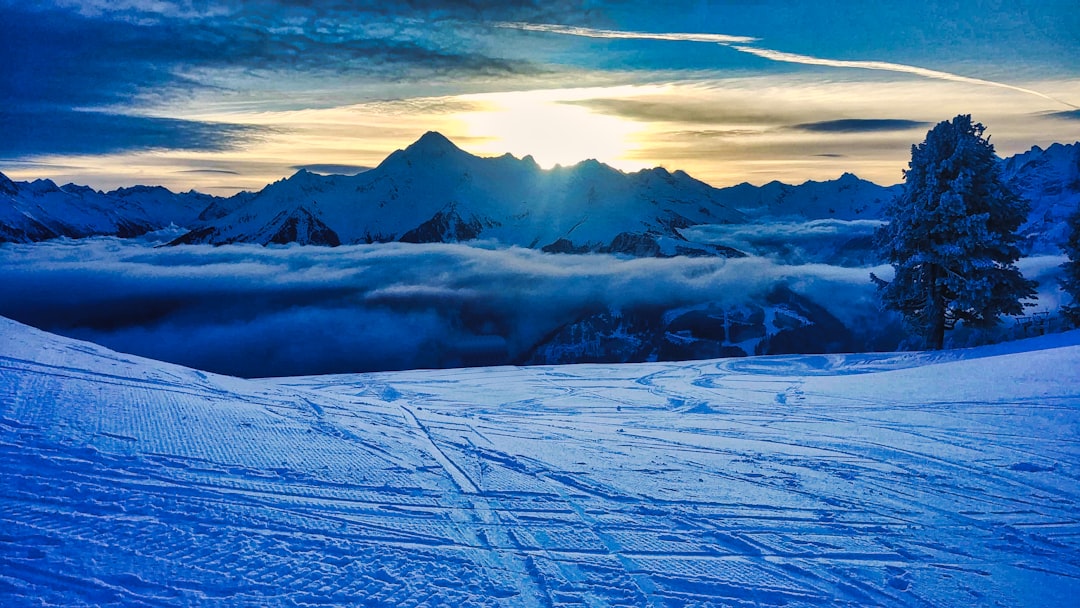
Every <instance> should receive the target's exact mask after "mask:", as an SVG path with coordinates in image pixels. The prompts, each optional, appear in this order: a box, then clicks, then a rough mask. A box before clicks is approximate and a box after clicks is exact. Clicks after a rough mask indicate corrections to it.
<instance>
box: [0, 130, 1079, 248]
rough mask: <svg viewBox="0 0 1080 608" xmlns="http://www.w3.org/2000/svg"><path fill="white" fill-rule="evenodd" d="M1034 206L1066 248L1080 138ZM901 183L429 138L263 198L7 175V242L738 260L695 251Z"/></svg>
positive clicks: (1040, 243)
mask: <svg viewBox="0 0 1080 608" xmlns="http://www.w3.org/2000/svg"><path fill="white" fill-rule="evenodd" d="M1001 166H1002V170H1003V172H1004V173H1005V176H1006V177H1007V178H1008V179H1010V180H1011V181H1012V182H1013V183H1014V184H1015V185H1016V187H1017V188H1018V189H1019V190H1020V192H1021V194H1023V195H1024V196H1025V197H1027V198H1028V199H1029V200H1031V201H1032V203H1033V211H1032V215H1031V217H1032V220H1031V221H1030V222H1029V224H1028V225H1027V226H1025V228H1024V235H1025V238H1026V239H1027V240H1028V241H1029V247H1028V249H1029V250H1032V251H1039V250H1048V249H1054V247H1053V243H1054V242H1056V241H1057V240H1060V237H1061V236H1062V234H1063V233H1062V230H1063V228H1062V227H1061V219H1062V218H1063V217H1064V215H1065V214H1066V213H1067V212H1068V211H1069V210H1070V209H1073V208H1075V206H1076V204H1077V202H1078V201H1080V142H1078V143H1075V144H1069V145H1062V144H1054V145H1052V146H1050V147H1049V148H1047V149H1045V150H1043V149H1041V148H1038V147H1035V148H1032V149H1031V150H1029V151H1028V152H1025V153H1023V154H1019V155H1016V156H1013V157H1009V158H1006V159H1003V160H1002V165H1001ZM900 188H901V186H899V185H894V186H888V187H885V186H880V185H877V184H874V183H871V182H868V181H865V180H862V179H859V178H858V177H856V176H855V175H852V174H850V173H846V174H844V175H842V176H841V177H839V178H838V179H835V180H829V181H823V182H815V181H808V182H805V183H803V184H799V185H788V184H783V183H780V182H776V181H774V182H770V183H767V184H764V185H761V186H755V185H751V184H749V183H743V184H739V185H737V186H732V187H728V188H714V187H712V186H710V185H708V184H706V183H704V182H701V181H699V180H696V179H694V178H693V177H691V176H690V175H687V174H686V173H684V172H682V171H674V172H669V171H668V170H666V169H663V168H654V169H647V170H643V171H638V172H634V173H623V172H621V171H618V170H616V169H613V168H612V167H610V166H608V165H605V164H603V163H600V162H597V161H595V160H587V161H583V162H580V163H578V164H576V165H573V166H569V167H561V166H557V167H555V168H553V169H550V170H545V169H542V168H540V166H539V165H537V163H536V162H535V161H534V160H533V159H532V157H529V156H526V157H524V158H521V159H518V158H515V157H513V156H511V155H509V154H506V155H503V156H499V157H478V156H474V155H472V154H469V153H467V152H465V151H463V150H461V149H460V148H458V147H457V146H456V145H454V144H453V143H452V142H451V141H450V140H448V139H447V138H445V137H444V136H442V135H440V134H438V133H435V132H429V133H427V134H425V135H424V136H423V137H421V138H420V139H419V140H417V141H416V142H415V143H413V144H412V145H410V146H409V147H407V148H405V149H404V150H398V151H396V152H394V153H392V154H391V155H390V156H388V157H387V158H386V159H385V160H384V161H383V162H382V163H381V164H379V166H378V167H376V168H374V169H372V170H369V171H366V172H363V173H359V174H357V175H351V176H347V175H319V174H315V173H311V172H309V171H306V170H300V171H299V172H297V173H296V174H294V175H293V176H291V177H289V178H287V179H283V180H280V181H277V182H274V183H273V184H270V185H268V186H266V187H265V188H263V189H262V190H260V191H258V192H242V193H239V194H237V195H235V196H232V197H228V198H224V197H214V196H209V195H206V194H201V193H197V192H194V191H191V192H186V193H180V194H176V193H173V192H170V191H169V190H166V189H165V188H162V187H148V186H135V187H132V188H121V189H119V190H114V191H111V192H100V191H96V190H93V189H91V188H89V187H86V186H79V185H75V184H66V185H63V186H57V185H56V184H55V183H53V182H52V181H50V180H36V181H33V182H13V181H12V180H10V179H8V178H7V177H5V176H3V174H0V242H3V241H10V242H33V241H40V240H45V239H50V238H57V237H71V238H79V237H87V236H95V235H113V236H120V237H132V236H138V235H141V234H144V233H147V232H151V231H155V230H160V229H163V228H167V227H170V226H175V227H178V228H182V229H184V230H185V231H186V232H185V233H184V234H183V235H182V236H180V237H178V238H176V239H175V240H174V241H173V244H177V245H179V244H191V243H209V244H214V245H223V244H228V243H258V244H263V245H269V244H284V243H299V244H307V245H329V246H336V245H341V244H353V243H375V242H389V241H402V242H414V243H426V242H465V241H472V240H476V239H480V240H486V241H495V242H497V243H499V244H502V245H513V246H520V247H528V248H538V249H543V250H545V251H549V252H556V253H585V252H601V253H618V254H627V255H632V256H638V257H645V256H648V257H667V256H672V255H726V256H738V255H741V252H740V251H738V250H737V249H735V248H732V247H727V246H724V245H723V244H717V243H699V242H691V241H690V240H688V239H687V238H686V236H685V235H684V234H683V232H682V231H683V230H684V229H685V228H687V227H690V226H698V225H725V224H729V225H730V224H746V223H756V222H767V221H778V220H782V221H789V222H790V221H795V222H799V221H810V220H817V219H836V220H855V219H876V218H878V217H879V216H880V208H881V205H882V203H883V202H884V201H886V200H889V199H890V198H892V197H894V196H895V195H896V194H897V193H898V192H899V191H900Z"/></svg>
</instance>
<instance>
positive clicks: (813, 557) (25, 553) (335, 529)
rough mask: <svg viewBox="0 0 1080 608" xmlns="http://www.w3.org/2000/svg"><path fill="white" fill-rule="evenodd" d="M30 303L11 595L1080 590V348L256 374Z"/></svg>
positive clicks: (586, 595)
mask: <svg viewBox="0 0 1080 608" xmlns="http://www.w3.org/2000/svg"><path fill="white" fill-rule="evenodd" d="M2 322H3V323H4V325H2V326H0V333H2V334H3V338H4V339H3V340H0V480H2V481H0V490H2V491H0V604H2V605H4V606H9V605H10V606H17V605H24V604H25V605H31V604H32V605H54V606H75V605H124V606H172V605H188V604H211V605H214V604H224V605H313V604H320V605H367V606H454V607H461V606H537V607H549V606H578V605H585V606H654V607H665V606H678V607H697V606H700V607H705V606H807V607H810V606H862V605H888V606H945V605H994V604H997V605H1008V606H1067V605H1073V604H1072V602H1073V600H1074V598H1075V596H1076V594H1077V593H1080V508H1078V506H1080V439H1077V438H1078V437H1080V432H1078V431H1080V378H1078V377H1077V373H1078V372H1077V369H1080V347H1076V346H1066V347H1062V348H1059V349H1057V350H1041V351H1034V352H1032V353H1021V354H1014V355H1005V356H1003V357H999V358H997V359H994V358H987V357H984V358H982V359H978V358H970V360H958V361H955V362H950V361H949V360H948V358H943V357H941V356H938V357H926V358H923V359H920V358H919V357H918V356H916V355H913V354H910V353H908V354H901V355H896V354H892V355H850V356H840V355H837V356H832V355H830V356H817V357H768V358H750V359H740V360H722V361H705V362H692V363H685V364H669V363H665V364H641V365H580V366H565V367H533V368H512V367H501V368H490V369H482V370H481V369H472V370H443V371H417V372H398V373H382V374H364V375H352V376H323V377H310V378H285V379H266V380H258V381H243V380H238V379H234V378H227V377H222V376H215V375H212V374H203V373H201V372H195V371H192V370H186V369H184V368H180V367H177V366H171V365H166V364H160V363H155V362H150V361H147V360H143V359H139V358H137V357H129V356H126V355H118V354H116V353H111V352H110V351H107V350H105V349H100V348H98V347H93V346H90V345H86V344H84V343H79V342H75V341H72V340H67V339H63V338H58V337H55V336H49V335H48V334H43V333H41V332H37V331H36V330H30V329H29V328H25V327H23V326H18V325H17V324H14V323H10V322H6V321H2ZM1073 341H1074V342H1076V341H1080V339H1074V340H1073ZM954 359H963V358H962V357H954ZM980 362H981V363H980ZM980 364H981V365H983V367H978V365H980ZM964 366H968V367H964ZM972 366H974V367H972ZM969 368H970V369H975V370H981V373H982V374H984V375H985V377H982V378H980V377H975V378H970V377H967V378H966V379H965V378H964V376H963V374H964V373H965V370H968V369H969ZM950 370H951V371H950ZM966 373H968V374H970V373H971V372H970V371H968V372H966ZM988 374H994V375H995V377H994V378H991V377H990V376H989V375H988ZM939 376H940V377H955V378H956V383H958V384H963V383H964V382H967V383H968V384H970V386H969V387H967V388H965V386H958V387H952V388H950V389H948V390H946V389H944V388H935V387H934V385H933V382H935V381H937V380H936V379H937V378H938V377H939ZM996 376H1000V378H997V377H996ZM986 382H1000V383H1001V385H1002V386H1003V387H1006V388H1001V389H999V390H996V392H995V393H994V394H995V395H997V396H996V397H994V398H986V397H985V396H982V397H978V398H973V399H970V400H966V399H964V398H962V397H957V396H956V395H962V394H964V393H965V391H968V392H972V393H973V394H975V393H977V391H976V389H977V388H978V385H979V384H980V383H982V384H985V383H986ZM1025 382H1026V383H1027V384H1025ZM926 395H929V396H926Z"/></svg>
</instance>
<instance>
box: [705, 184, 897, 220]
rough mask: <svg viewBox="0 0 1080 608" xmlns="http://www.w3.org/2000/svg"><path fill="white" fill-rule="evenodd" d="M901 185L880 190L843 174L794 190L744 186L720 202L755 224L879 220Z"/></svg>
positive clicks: (777, 186)
mask: <svg viewBox="0 0 1080 608" xmlns="http://www.w3.org/2000/svg"><path fill="white" fill-rule="evenodd" d="M901 189H902V186H901V185H894V186H888V187H885V186H879V185H877V184H875V183H873V182H868V181H866V180H864V179H859V178H858V177H856V176H855V175H853V174H851V173H845V174H843V175H841V176H840V177H839V178H838V179H835V180H828V181H824V182H815V181H807V182H804V183H802V184H799V185H797V186H794V185H788V184H784V183H781V182H777V181H773V182H769V183H767V184H765V185H764V186H760V187H759V186H754V185H751V184H747V183H743V184H739V185H738V186H732V187H730V188H724V189H722V190H721V191H720V197H721V200H723V201H724V202H725V203H727V204H728V205H731V206H733V207H735V208H736V209H738V210H740V211H742V212H744V213H746V214H747V216H748V217H750V218H753V219H755V220H759V221H760V220H765V219H767V220H770V221H777V220H782V221H804V222H805V221H811V220H821V219H835V220H864V219H877V218H880V217H881V207H882V205H884V204H885V202H887V201H888V200H890V199H892V198H893V197H895V196H896V195H897V194H899V193H900V191H901Z"/></svg>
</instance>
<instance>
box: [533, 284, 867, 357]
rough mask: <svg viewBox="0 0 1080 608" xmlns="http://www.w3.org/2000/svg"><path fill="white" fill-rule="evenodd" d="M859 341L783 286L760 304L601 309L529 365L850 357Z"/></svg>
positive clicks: (556, 334) (547, 344)
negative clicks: (817, 355)
mask: <svg viewBox="0 0 1080 608" xmlns="http://www.w3.org/2000/svg"><path fill="white" fill-rule="evenodd" d="M865 343H866V341H865V339H863V340H861V341H860V340H858V339H856V338H855V336H854V335H853V334H852V331H851V329H849V328H848V327H846V326H845V325H844V323H843V322H842V321H840V320H839V319H837V318H836V317H835V316H833V315H832V314H830V313H829V312H828V311H827V310H825V309H824V308H823V307H821V306H820V305H818V304H817V303H815V302H813V301H812V300H810V299H809V298H807V297H805V296H801V295H799V294H797V293H795V292H793V291H791V289H789V288H787V287H784V286H777V287H775V288H774V289H772V290H771V291H770V293H768V294H766V295H765V296H764V297H763V300H762V302H761V303H760V304H742V305H736V306H731V305H727V306H725V305H723V304H721V303H718V302H706V303H703V304H696V305H692V306H685V307H681V308H675V309H667V308H662V307H656V306H641V307H636V308H633V309H619V310H612V309H607V310H601V311H599V312H593V313H590V314H587V315H583V316H582V318H580V319H577V320H575V321H574V322H572V323H568V324H566V325H564V326H562V327H559V328H557V329H556V330H555V331H553V332H551V333H550V335H548V336H547V337H546V338H545V339H544V340H543V341H541V342H540V343H538V344H537V345H535V346H534V347H533V348H532V349H530V352H528V353H526V355H525V356H524V357H523V361H524V363H526V364H529V365H539V364H565V363H640V362H644V361H685V360H687V359H713V358H716V357H745V356H747V355H754V354H757V355H762V354H766V355H771V354H789V353H806V352H813V353H835V352H851V351H852V350H855V349H856V348H857V345H859V344H865Z"/></svg>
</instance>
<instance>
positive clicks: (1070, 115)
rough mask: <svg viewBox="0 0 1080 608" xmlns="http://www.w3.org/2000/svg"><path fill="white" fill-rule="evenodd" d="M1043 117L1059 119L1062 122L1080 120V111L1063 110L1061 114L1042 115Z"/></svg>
mask: <svg viewBox="0 0 1080 608" xmlns="http://www.w3.org/2000/svg"><path fill="white" fill-rule="evenodd" d="M1043 116H1049V117H1051V118H1060V119H1062V120H1080V110H1064V111H1061V112H1049V113H1046V114H1043Z"/></svg>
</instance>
